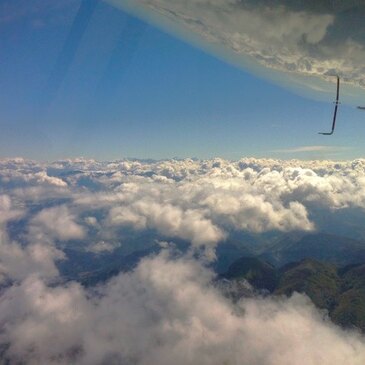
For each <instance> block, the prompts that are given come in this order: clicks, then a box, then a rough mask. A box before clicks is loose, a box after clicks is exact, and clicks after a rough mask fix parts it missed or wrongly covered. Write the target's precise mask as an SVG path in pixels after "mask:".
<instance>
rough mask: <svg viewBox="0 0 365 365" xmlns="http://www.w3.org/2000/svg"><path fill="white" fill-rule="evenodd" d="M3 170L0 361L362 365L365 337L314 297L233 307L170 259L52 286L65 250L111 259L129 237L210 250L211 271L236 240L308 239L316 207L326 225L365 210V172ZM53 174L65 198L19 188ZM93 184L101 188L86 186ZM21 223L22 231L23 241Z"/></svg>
mask: <svg viewBox="0 0 365 365" xmlns="http://www.w3.org/2000/svg"><path fill="white" fill-rule="evenodd" d="M1 164H3V165H6V168H4V169H0V179H1V181H4V180H6V183H5V184H4V185H3V192H4V194H3V195H2V196H1V197H0V212H1V214H0V217H1V219H2V220H1V223H0V274H1V281H2V283H5V284H7V285H8V287H3V288H2V291H1V293H0V347H1V348H2V349H3V351H4V352H3V353H2V356H3V359H4V361H7V360H9V362H10V363H17V362H22V361H23V362H25V363H29V364H39V363H46V364H69V363H78V364H81V365H82V364H88V365H89V364H90V365H93V364H106V363H123V364H134V365H145V364H152V365H153V364H158V365H164V364H166V365H167V364H172V363H173V364H176V365H179V364H184V365H188V364H194V365H195V364H199V365H200V364H201V365H204V364H209V365H215V364H217V365H218V364H219V365H221V364H240V365H242V364H243V365H245V364H247V365H289V364H290V365H292V364H295V365H307V364H311V365H317V364H318V365H326V364H331V365H337V364H341V365H342V364H350V365H360V364H361V365H362V364H364V362H365V342H364V338H363V337H362V336H361V335H359V334H356V333H352V332H346V331H343V330H341V329H339V328H338V327H336V326H334V325H333V324H331V323H330V321H329V320H328V318H326V315H325V314H324V313H320V312H318V311H317V310H316V309H315V308H314V306H313V305H312V304H311V303H310V301H309V300H308V299H307V298H305V297H303V296H301V295H298V294H296V295H294V296H293V297H292V298H290V299H288V298H281V299H275V300H274V299H268V298H266V299H262V298H261V299H260V298H253V299H244V300H243V301H242V302H240V303H238V304H237V305H233V304H232V303H231V302H230V301H229V300H228V299H226V298H224V297H223V295H222V294H221V293H220V292H219V290H218V289H217V288H215V287H214V285H212V279H213V274H212V272H210V271H209V270H208V269H206V268H205V266H204V265H203V264H202V263H201V262H199V261H195V260H193V259H191V257H192V256H191V255H189V256H187V257H179V258H176V256H174V255H170V253H169V251H168V250H163V252H162V253H161V254H159V255H157V256H155V257H149V258H145V259H144V260H142V261H141V262H140V264H139V265H138V267H137V268H136V269H135V270H134V271H133V272H130V273H126V274H120V275H118V276H117V277H115V278H113V279H112V280H111V281H110V282H108V283H106V284H101V285H99V286H98V287H96V288H91V289H85V288H84V287H82V286H81V285H79V284H77V283H69V284H67V285H63V284H60V282H61V281H60V280H59V279H60V278H58V281H57V280H55V279H56V278H57V276H58V271H57V268H56V265H55V262H56V261H57V260H60V259H62V258H64V254H63V252H62V250H61V247H65V246H66V247H67V244H69V243H68V241H70V240H73V239H77V240H83V241H84V243H86V244H85V247H86V248H88V249H90V250H93V252H96V253H99V252H107V251H111V250H112V249H113V248H115V247H116V242H119V241H118V240H117V239H116V238H117V237H118V233H119V232H120V231H119V230H123V227H125V226H128V228H129V229H134V230H137V231H141V230H145V229H153V230H156V231H157V232H158V233H159V234H160V235H161V236H165V237H164V238H163V239H166V241H170V240H173V239H174V238H176V237H177V238H182V239H185V240H187V241H189V242H190V243H191V244H192V247H193V248H199V249H200V248H206V254H207V257H208V258H209V259H212V258H213V256H214V249H215V247H216V245H217V244H219V242H220V241H221V240H223V239H224V238H225V236H226V235H228V234H229V233H230V232H231V231H235V230H243V231H248V232H266V231H270V230H280V231H291V230H297V229H305V230H312V229H314V228H315V227H316V225H317V222H316V221H315V218H313V214H311V213H312V209H313V208H315V209H318V208H320V209H321V211H322V212H323V214H324V215H326V216H329V215H330V214H332V212H333V211H337V210H341V209H360V210H363V211H365V161H364V160H355V161H349V162H332V161H305V162H303V161H298V160H292V161H279V160H258V159H242V160H240V161H236V162H232V161H225V160H222V159H214V160H206V161H198V160H190V159H187V160H181V161H174V160H171V161H158V162H141V161H120V162H118V161H115V162H112V163H110V162H105V163H103V162H96V161H85V160H77V161H60V162H57V163H55V164H51V165H39V164H36V163H30V162H28V161H25V160H16V161H5V162H4V161H0V165H1ZM48 167H49V170H50V171H51V170H52V171H55V175H57V174H58V173H62V176H63V178H62V180H63V181H65V183H67V187H65V186H63V184H51V185H52V186H51V189H52V190H50V184H49V183H48V182H46V183H44V182H41V181H39V182H38V183H35V182H34V181H35V179H33V178H31V179H29V180H28V181H26V179H24V175H26V176H35V174H36V173H37V172H39V171H45V169H46V168H48ZM76 170H77V171H78V172H77V173H74V171H76ZM69 171H70V173H69V174H68V172H69ZM96 171H97V173H95V172H96ZM50 175H51V174H50ZM47 176H48V175H47ZM49 177H51V178H52V176H49ZM85 177H87V178H89V179H90V181H92V182H94V183H95V186H99V190H98V191H90V190H88V188H87V187H85V186H83V185H81V183H80V181H84V178H85ZM19 182H21V187H19ZM36 184H39V185H36ZM34 189H37V190H36V191H35V190H34ZM52 192H53V193H52ZM50 206H51V207H50ZM20 218H21V219H22V224H23V227H21V228H22V229H21V230H20V231H17V230H15V233H14V226H13V224H14V223H16V222H18V221H19V219H20ZM14 235H15V236H16V238H17V240H15V239H14V238H13V236H14ZM55 241H56V243H55ZM57 241H62V246H60V247H59V246H57ZM161 246H163V247H169V246H173V245H170V244H166V243H161ZM203 261H204V260H203ZM5 279H10V281H12V282H13V285H12V286H9V285H10V284H9V282H5ZM50 283H52V285H51V284H50Z"/></svg>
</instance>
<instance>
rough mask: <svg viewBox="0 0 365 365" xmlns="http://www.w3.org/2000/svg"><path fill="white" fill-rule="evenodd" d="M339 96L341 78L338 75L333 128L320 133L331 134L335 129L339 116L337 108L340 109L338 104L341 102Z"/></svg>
mask: <svg viewBox="0 0 365 365" xmlns="http://www.w3.org/2000/svg"><path fill="white" fill-rule="evenodd" d="M339 98H340V78H339V77H338V76H337V95H336V101H335V111H334V113H333V122H332V129H331V132H319V133H318V134H322V135H323V136H331V135H332V134H333V132H334V130H335V126H336V117H337V109H338V105H339V104H340V103H339V101H338V100H339Z"/></svg>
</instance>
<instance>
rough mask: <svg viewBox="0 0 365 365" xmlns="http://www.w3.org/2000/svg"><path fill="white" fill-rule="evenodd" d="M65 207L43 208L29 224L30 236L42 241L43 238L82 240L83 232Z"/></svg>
mask: <svg viewBox="0 0 365 365" xmlns="http://www.w3.org/2000/svg"><path fill="white" fill-rule="evenodd" d="M75 219H76V217H75V216H74V215H73V214H72V213H71V212H70V211H69V209H68V208H67V207H66V206H65V205H61V206H57V207H53V208H45V209H43V210H42V211H41V212H39V213H38V214H37V215H36V216H35V217H34V218H33V219H32V221H31V223H30V234H31V235H32V236H34V237H35V238H33V239H37V240H40V241H42V240H43V238H44V237H47V238H52V239H58V240H62V241H66V240H71V239H82V238H84V237H85V231H84V229H83V227H82V226H80V225H79V224H77V223H76V222H75Z"/></svg>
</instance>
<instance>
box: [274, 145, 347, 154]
mask: <svg viewBox="0 0 365 365" xmlns="http://www.w3.org/2000/svg"><path fill="white" fill-rule="evenodd" d="M348 149H349V147H341V146H301V147H292V148H284V149H278V150H272V151H270V152H272V153H311V152H334V153H336V152H338V151H344V150H348Z"/></svg>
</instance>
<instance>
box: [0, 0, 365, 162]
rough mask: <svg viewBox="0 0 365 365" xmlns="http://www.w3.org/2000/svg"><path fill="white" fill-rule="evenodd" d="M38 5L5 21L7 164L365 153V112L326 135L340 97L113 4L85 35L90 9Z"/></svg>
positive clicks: (1, 138) (342, 119) (348, 111)
mask: <svg viewBox="0 0 365 365" xmlns="http://www.w3.org/2000/svg"><path fill="white" fill-rule="evenodd" d="M17 2H19V6H20V5H21V1H17ZM15 3H16V2H15ZM40 3H41V4H42V3H43V4H45V8H44V11H39V12H38V13H35V14H34V13H26V12H22V13H21V12H20V11H19V14H17V13H16V12H14V14H13V17H10V19H6V20H5V21H4V19H1V23H0V30H1V36H0V37H1V42H0V53H1V54H2V55H3V57H2V58H1V61H0V62H1V68H0V80H1V82H0V128H1V133H0V157H14V156H23V157H26V158H34V159H41V160H53V159H58V158H66V157H77V156H84V157H90V158H96V159H118V158H123V157H138V158H156V159H160V158H171V157H198V158H211V157H217V156H219V157H223V158H229V159H238V158H240V157H243V156H255V157H274V158H319V159H324V158H331V159H348V158H356V157H361V156H363V155H364V147H363V143H362V136H363V135H364V134H365V113H361V112H359V111H358V110H356V109H355V108H353V107H350V106H346V105H342V106H341V109H340V112H339V118H338V126H337V130H336V133H335V135H334V136H332V137H323V136H319V135H318V134H317V132H318V131H322V130H324V131H326V130H328V129H330V125H331V118H332V108H333V105H332V104H331V103H332V99H331V98H330V99H329V100H328V101H326V102H323V101H318V100H314V99H309V98H306V97H302V96H300V95H297V94H295V93H293V92H292V91H289V90H287V89H285V88H284V87H282V86H280V85H276V84H274V83H272V82H271V81H267V80H265V79H263V78H261V77H259V76H257V75H252V74H250V73H249V72H247V71H245V70H244V69H240V68H238V67H235V66H232V65H231V64H229V63H226V62H224V61H222V60H221V59H219V58H216V57H214V56H213V55H211V54H209V53H207V52H205V51H203V50H201V49H199V48H197V47H196V46H191V45H190V44H189V43H186V42H184V41H182V40H180V39H177V38H175V37H173V36H170V35H169V34H167V33H165V32H163V31H161V30H159V29H157V28H155V27H154V26H152V25H149V24H146V23H145V22H143V21H142V20H138V19H136V18H134V17H132V16H130V15H127V14H126V13H124V12H123V11H121V10H119V9H116V8H114V7H111V6H109V5H107V4H105V3H99V4H98V5H97V6H96V9H95V10H94V12H93V13H92V15H91V17H90V19H89V22H87V21H86V20H85V19H84V20H83V21H82V20H81V23H82V22H83V23H82V24H83V25H82V24H81V28H82V27H84V28H83V29H81V28H80V21H79V22H78V23H77V24H76V27H74V28H72V24H73V20H74V18H75V16H76V14H77V11H78V7H79V5H80V2H78V1H70V2H69V3H68V2H66V4H67V5H65V6H64V7H56V8H55V7H52V6H46V5H47V1H46V0H43V1H40ZM53 3H54V2H53ZM89 3H91V2H89ZM90 14H91V11H90ZM77 26H78V27H79V28H77ZM71 29H73V31H71ZM83 30H84V32H83ZM70 32H71V33H70ZM81 35H82V37H81ZM60 65H61V66H60Z"/></svg>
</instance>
